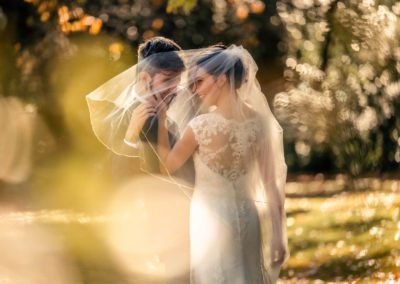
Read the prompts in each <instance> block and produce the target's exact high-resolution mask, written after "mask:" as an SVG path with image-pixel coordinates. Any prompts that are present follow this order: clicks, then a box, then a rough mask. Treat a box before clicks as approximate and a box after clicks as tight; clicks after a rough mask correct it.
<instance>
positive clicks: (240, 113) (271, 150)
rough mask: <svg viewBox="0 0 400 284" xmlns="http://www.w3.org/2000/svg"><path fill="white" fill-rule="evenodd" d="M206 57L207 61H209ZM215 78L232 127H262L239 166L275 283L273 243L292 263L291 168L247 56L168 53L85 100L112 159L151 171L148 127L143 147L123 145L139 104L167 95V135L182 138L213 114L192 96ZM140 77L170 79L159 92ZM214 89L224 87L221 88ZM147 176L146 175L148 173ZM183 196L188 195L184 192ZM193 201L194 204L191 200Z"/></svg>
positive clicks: (233, 51)
mask: <svg viewBox="0 0 400 284" xmlns="http://www.w3.org/2000/svg"><path fill="white" fill-rule="evenodd" d="M215 51H217V52H216V53H217V55H215ZM208 54H210V56H207V55H208ZM211 55H212V56H211ZM177 58H178V59H180V60H181V61H182V68H177V69H176V70H173V71H170V72H164V71H163V70H164V69H165V66H168V64H170V63H171V62H173V61H174V60H176V59H177ZM178 61H179V60H178ZM210 70H212V72H213V73H214V74H217V75H223V76H225V79H226V81H227V82H228V85H229V86H230V90H231V92H230V96H231V99H232V101H234V102H235V104H233V107H234V108H235V109H234V111H233V113H234V115H233V117H230V118H229V119H232V120H236V121H246V120H248V119H254V118H256V120H257V122H258V123H259V127H260V131H259V133H258V134H255V135H256V136H255V137H256V139H257V142H256V143H254V145H253V146H250V149H249V150H250V152H248V154H247V156H248V158H247V159H245V160H242V161H241V163H247V164H246V165H244V166H245V168H246V174H247V175H248V176H250V177H251V178H250V179H249V182H251V184H252V186H250V187H249V188H251V192H249V196H251V198H253V199H254V201H255V204H256V205H257V209H258V212H259V218H260V224H261V228H262V231H263V257H264V265H265V268H266V269H267V270H270V271H271V273H273V274H276V275H277V274H279V271H280V267H281V265H282V263H279V264H278V265H275V264H273V263H272V261H271V259H273V258H274V251H272V250H271V248H272V249H273V248H274V247H273V246H271V243H272V242H273V240H275V241H276V240H279V242H280V243H281V244H282V245H283V247H284V251H285V253H284V257H283V263H284V262H286V261H287V259H288V258H289V249H288V243H287V232H286V215H285V191H284V187H285V183H286V173H287V166H286V163H285V159H284V149H283V130H282V128H281V126H280V125H279V123H278V121H277V120H276V119H275V117H274V115H273V113H272V112H271V109H270V107H269V105H268V102H267V99H266V97H265V95H264V93H263V92H262V90H261V88H260V85H259V83H258V80H257V78H256V73H257V70H258V68H257V64H256V63H255V61H254V59H253V58H252V56H251V55H250V54H249V52H248V51H247V50H246V49H244V48H243V47H241V46H236V45H231V46H229V47H228V48H226V49H221V50H218V47H211V48H203V49H196V50H185V51H177V52H163V53H159V54H154V55H151V56H150V57H149V58H146V59H143V60H141V61H140V62H138V64H137V65H135V66H133V67H131V68H129V69H127V70H126V71H125V72H123V73H121V74H119V75H117V76H116V77H114V78H113V79H111V80H110V81H108V82H106V83H105V84H104V85H102V86H100V87H99V88H98V89H96V90H94V91H93V92H92V93H90V94H89V95H88V96H87V102H88V106H89V111H90V119H91V123H92V127H93V131H94V133H95V134H96V136H97V138H98V139H99V140H100V141H101V142H102V143H103V144H104V145H105V146H106V147H108V148H109V149H110V150H111V151H113V152H114V153H116V154H118V155H124V156H128V157H138V158H140V160H141V161H142V163H144V164H146V155H145V154H144V150H143V147H142V146H141V145H148V146H150V151H153V154H154V155H155V156H157V151H156V150H157V147H156V145H155V143H156V138H154V137H153V135H152V134H151V130H149V129H150V128H151V127H150V128H146V127H147V126H146V127H145V129H144V130H143V131H142V133H143V137H142V138H141V139H140V141H139V144H137V143H135V145H133V146H132V145H130V144H129V143H126V142H127V141H124V138H125V134H126V131H127V128H128V125H129V123H130V119H131V116H132V111H133V109H134V108H135V104H138V103H140V102H141V101H145V100H146V99H148V98H151V97H153V96H156V95H157V96H158V94H163V97H164V98H165V99H164V100H165V101H167V103H168V104H169V109H168V112H167V115H168V118H169V120H170V122H171V127H170V128H169V131H170V132H171V134H172V135H173V136H175V137H176V138H179V137H180V135H181V134H182V133H183V132H184V130H185V128H186V127H187V126H188V124H189V122H190V121H191V120H192V119H193V118H195V117H196V116H198V115H200V114H203V113H207V112H211V111H213V108H212V107H206V106H204V105H202V104H201V103H200V101H199V99H198V97H197V96H196V94H195V93H194V92H193V90H195V89H196V84H198V80H199V78H201V76H202V72H203V73H204V72H209V71H210ZM143 71H145V72H147V73H148V74H150V76H153V78H155V74H160V73H161V74H164V75H165V76H164V79H165V78H167V79H165V80H164V81H162V83H160V84H158V85H156V82H155V80H153V81H151V80H150V83H149V82H147V83H142V82H140V74H141V72H143ZM216 82H217V81H216ZM216 87H217V88H218V87H219V86H218V85H217V83H216ZM156 117H157V116H155V117H154V118H155V119H154V118H153V121H150V122H149V123H150V126H151V124H152V123H154V122H155V121H156ZM240 143H242V145H247V144H248V143H249V142H248V141H247V140H244V141H240ZM227 159H228V161H226V162H228V163H230V162H233V161H235V160H234V157H228V158H227ZM229 159H232V160H229ZM143 170H144V171H146V169H145V167H143ZM153 173H154V172H153ZM157 177H160V175H157ZM162 178H165V179H168V180H170V181H171V182H174V183H177V184H179V183H180V179H179V178H176V176H174V175H172V174H169V175H168V176H164V177H162ZM180 188H181V189H184V190H186V189H187V187H186V186H184V187H180ZM188 197H189V198H190V195H188Z"/></svg>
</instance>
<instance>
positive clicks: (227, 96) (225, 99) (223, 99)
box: [216, 87, 238, 118]
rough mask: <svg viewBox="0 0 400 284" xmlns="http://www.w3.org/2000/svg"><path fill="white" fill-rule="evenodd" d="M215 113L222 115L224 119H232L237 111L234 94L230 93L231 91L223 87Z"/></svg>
mask: <svg viewBox="0 0 400 284" xmlns="http://www.w3.org/2000/svg"><path fill="white" fill-rule="evenodd" d="M216 106H217V111H218V112H219V113H220V114H222V115H223V116H224V117H225V118H232V117H234V116H235V113H236V112H237V111H238V109H237V108H238V105H237V101H236V93H231V90H230V89H229V88H227V87H224V88H223V90H222V93H221V95H220V96H219V98H218V101H217V104H216Z"/></svg>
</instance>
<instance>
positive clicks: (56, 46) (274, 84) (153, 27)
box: [0, 0, 400, 175]
mask: <svg viewBox="0 0 400 284" xmlns="http://www.w3.org/2000/svg"><path fill="white" fill-rule="evenodd" d="M399 15H400V4H399V3H397V1H394V0H393V1H389V0H387V1H383V0H381V1H374V0H363V1H353V0H342V1H337V0H336V1H333V0H318V1H311V0H281V1H259V0H240V1H230V0H198V1H195V0H191V1H180V0H169V1H163V0H146V1H145V0H137V1H130V0H119V1H110V0H95V1H85V0H73V1H60V0H25V1H23V0H16V1H0V50H1V56H0V60H1V61H0V63H1V66H2V68H1V70H0V95H1V96H5V97H7V96H17V97H19V98H21V99H23V100H24V101H25V102H26V103H28V104H32V105H34V106H35V107H36V108H37V109H38V112H39V114H40V115H42V116H43V117H44V120H45V121H46V123H47V125H48V126H49V128H50V130H51V132H52V133H53V135H54V137H55V138H56V140H57V141H58V145H60V146H62V145H64V146H65V145H70V144H74V143H75V144H79V145H81V143H83V142H82V141H80V140H78V141H79V142H78V143H76V139H78V138H77V137H79V135H81V136H85V135H90V126H89V125H88V123H89V122H88V117H87V114H86V109H85V101H84V96H85V95H86V94H87V93H88V92H90V91H91V90H93V89H94V88H95V87H96V86H98V85H100V84H101V83H103V82H104V81H106V80H107V79H109V78H111V77H112V76H113V75H115V74H117V73H119V72H121V71H122V70H124V69H125V68H127V67H129V66H131V65H132V64H134V63H135V60H136V59H135V55H136V47H137V46H138V44H139V43H140V42H142V41H143V40H145V39H148V38H151V37H153V36H156V35H162V36H165V37H169V38H172V39H173V40H175V41H176V42H178V43H179V44H180V45H181V46H182V47H183V48H184V49H190V48H198V47H204V46H207V45H210V44H214V43H217V42H224V43H225V44H231V43H235V44H242V45H243V46H245V47H246V48H247V49H249V50H250V52H251V53H252V55H253V56H254V57H255V59H256V61H257V62H258V64H259V68H260V70H259V74H258V77H259V80H260V82H261V85H262V88H263V90H264V91H265V93H266V95H267V97H268V99H269V101H270V103H271V105H272V103H273V99H274V97H275V98H276V100H275V113H276V114H277V117H278V119H279V121H280V122H281V124H282V126H283V127H284V129H285V144H286V146H285V149H286V159H287V163H288V165H289V168H290V172H338V171H339V172H346V173H351V174H352V175H358V174H361V173H371V172H382V171H398V170H399V163H400V146H399V145H400V118H399V117H400V114H399V112H400V108H399V107H400V106H399V93H400V81H399V71H400V49H399V35H400V32H399V26H400V24H399ZM276 94H278V95H277V96H275V95H276ZM73 98H75V99H73ZM77 125H84V126H85V127H84V132H82V129H81V131H79V132H78V131H75V130H74V129H80V128H79V127H77ZM74 131H75V132H74ZM74 141H75V142H74ZM95 143H96V142H94V140H93V141H92V144H90V145H94V144H95ZM85 149H86V150H88V149H91V146H87V147H86V148H85V147H83V148H82V149H81V150H82V152H84V151H85ZM88 151H89V150H88Z"/></svg>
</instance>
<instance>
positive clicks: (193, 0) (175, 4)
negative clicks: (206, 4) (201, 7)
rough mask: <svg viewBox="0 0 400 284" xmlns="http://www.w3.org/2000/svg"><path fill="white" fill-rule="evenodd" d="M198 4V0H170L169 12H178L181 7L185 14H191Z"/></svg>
mask: <svg viewBox="0 0 400 284" xmlns="http://www.w3.org/2000/svg"><path fill="white" fill-rule="evenodd" d="M196 4H197V0H168V6H167V12H168V13H171V12H174V13H176V12H177V11H178V10H179V9H180V8H181V9H182V10H183V12H184V13H185V14H189V13H190V12H191V11H192V10H193V9H194V8H195V7H196Z"/></svg>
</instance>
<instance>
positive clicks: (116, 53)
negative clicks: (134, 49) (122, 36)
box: [108, 42, 124, 60]
mask: <svg viewBox="0 0 400 284" xmlns="http://www.w3.org/2000/svg"><path fill="white" fill-rule="evenodd" d="M108 51H109V53H110V57H111V58H112V59H113V60H118V59H119V58H120V57H121V54H122V52H123V51H124V46H123V44H122V43H120V42H114V43H112V44H110V46H109V47H108Z"/></svg>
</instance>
